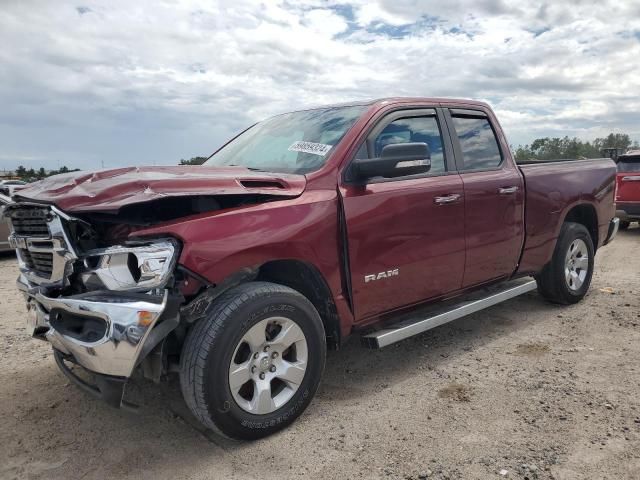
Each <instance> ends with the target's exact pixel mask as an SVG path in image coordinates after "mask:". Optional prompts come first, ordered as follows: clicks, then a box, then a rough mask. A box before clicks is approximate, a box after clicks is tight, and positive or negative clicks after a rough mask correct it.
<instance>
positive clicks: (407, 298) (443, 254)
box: [340, 109, 464, 321]
mask: <svg viewBox="0 0 640 480" xmlns="http://www.w3.org/2000/svg"><path fill="white" fill-rule="evenodd" d="M443 122H444V119H443V117H442V113H441V111H437V110H436V109H411V110H402V111H395V112H392V113H389V114H387V115H386V116H385V117H383V118H382V119H380V120H379V121H378V123H377V124H376V125H375V126H374V127H373V128H372V129H371V131H370V132H369V134H368V136H367V138H366V140H365V141H364V142H363V143H362V145H361V146H360V148H359V150H358V153H357V155H356V157H357V158H375V157H379V156H380V154H381V152H382V149H383V147H384V146H385V145H388V144H390V143H413V142H424V143H426V144H427V145H428V146H429V150H430V152H431V169H430V171H429V172H428V173H422V174H417V175H407V176H403V177H394V178H382V177H377V178H372V179H369V180H368V181H367V182H366V183H360V182H357V181H355V180H353V179H350V178H349V168H347V170H346V176H345V179H344V182H343V184H342V185H341V186H340V193H341V195H342V204H343V209H344V220H345V224H346V230H347V236H348V237H347V238H348V242H347V244H348V256H349V260H350V268H351V287H352V292H353V300H354V308H355V313H356V317H357V319H358V321H362V320H363V319H366V318H367V317H371V316H373V315H376V314H380V313H383V312H386V311H389V310H393V309H396V308H399V307H404V306H407V305H411V304H414V303H417V302H421V301H423V300H425V299H428V298H433V297H437V296H440V295H444V294H447V293H450V292H452V291H455V290H458V289H459V288H460V285H461V283H462V274H463V270H464V196H463V191H462V181H461V180H460V176H459V175H458V173H457V172H456V169H455V164H454V163H453V151H452V149H451V142H450V141H449V139H448V138H446V137H443V135H442V131H445V132H446V130H444V129H443V128H441V125H443Z"/></svg>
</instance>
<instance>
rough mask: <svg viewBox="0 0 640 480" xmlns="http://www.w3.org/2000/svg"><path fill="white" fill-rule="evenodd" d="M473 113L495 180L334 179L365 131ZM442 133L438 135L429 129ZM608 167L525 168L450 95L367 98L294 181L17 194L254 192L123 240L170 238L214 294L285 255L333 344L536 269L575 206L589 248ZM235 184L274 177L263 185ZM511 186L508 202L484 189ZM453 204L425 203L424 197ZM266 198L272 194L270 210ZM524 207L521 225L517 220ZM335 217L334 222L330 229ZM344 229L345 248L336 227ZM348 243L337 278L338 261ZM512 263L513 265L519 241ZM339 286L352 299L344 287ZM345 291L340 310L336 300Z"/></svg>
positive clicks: (88, 186)
mask: <svg viewBox="0 0 640 480" xmlns="http://www.w3.org/2000/svg"><path fill="white" fill-rule="evenodd" d="M456 106H459V107H462V108H468V107H472V108H475V109H480V110H483V111H485V112H486V113H487V115H488V117H489V118H490V119H491V122H492V123H493V127H494V129H495V131H496V133H497V136H498V139H499V143H500V145H501V150H502V152H503V156H504V164H503V165H504V166H503V168H502V169H501V170H496V171H491V172H483V173H463V174H462V175H459V174H458V173H457V172H456V171H455V170H454V171H451V170H450V174H448V175H441V176H426V177H423V178H412V179H405V180H399V181H388V182H380V183H369V184H368V185H366V186H358V185H350V184H346V183H345V182H344V181H343V179H344V173H345V169H346V168H347V166H348V164H349V162H350V161H351V159H352V158H353V155H354V154H355V152H356V150H357V149H358V148H359V146H360V144H361V142H362V141H363V139H364V138H365V137H366V135H367V134H368V132H369V131H370V129H371V128H372V127H373V126H374V125H375V124H376V123H377V121H378V120H380V119H381V118H383V117H384V115H386V114H387V113H388V112H390V111H394V110H398V109H404V108H420V107H430V108H434V107H436V108H449V107H456ZM441 128H442V129H443V132H442V134H443V137H444V138H450V137H447V133H448V132H447V130H446V127H445V126H443V125H441ZM614 177H615V166H614V165H613V163H612V162H609V161H605V160H596V161H589V162H563V163H558V164H553V163H545V164H541V165H536V166H534V165H531V166H524V167H522V168H521V169H518V168H517V167H516V166H515V165H514V163H513V159H512V158H511V155H510V152H509V147H508V143H507V140H506V138H505V137H504V134H503V132H502V130H501V128H500V126H499V124H498V123H497V120H496V119H495V116H494V115H493V112H492V111H491V109H490V108H489V107H488V106H487V105H486V104H484V103H481V102H473V101H469V100H450V99H424V98H421V99H411V98H409V99H386V100H380V101H376V102H372V103H371V104H370V106H369V108H368V109H367V110H366V112H365V113H364V114H363V115H362V116H361V117H360V119H358V120H357V121H356V123H355V124H354V126H353V127H352V128H351V129H350V130H349V131H348V132H347V133H346V135H345V136H344V137H343V139H342V140H341V141H340V143H339V144H338V145H337V146H336V147H335V148H334V149H333V150H332V152H331V153H330V154H329V157H328V158H327V161H326V164H325V165H324V166H323V167H322V168H321V169H319V170H318V171H315V172H313V173H310V174H308V175H306V176H302V175H284V174H268V173H263V172H250V171H248V170H245V169H242V168H233V167H231V168H225V169H219V168H215V169H214V168H208V167H196V166H184V167H145V168H139V169H120V170H113V171H106V172H98V173H96V174H88V175H87V174H85V173H75V174H69V175H63V176H57V177H52V178H51V179H49V180H46V181H44V182H40V183H38V184H35V185H33V186H31V187H30V188H28V189H25V190H23V191H21V192H20V196H21V197H22V198H25V199H35V200H38V201H42V202H50V203H55V204H56V205H58V207H60V208H61V209H63V210H67V211H69V212H86V211H111V212H114V211H118V209H120V208H121V207H122V206H124V205H127V204H130V203H134V202H147V201H150V200H153V199H157V198H162V197H166V196H190V195H237V194H246V193H259V194H265V195H269V196H270V199H271V201H269V202H265V203H258V204H255V203H254V204H252V205H249V206H246V205H245V206H239V207H234V208H229V209H226V210H219V211H214V212H208V213H200V214H197V215H191V216H189V217H185V218H180V219H177V220H172V221H170V222H166V223H163V224H158V225H155V226H153V227H151V228H146V229H142V230H141V229H137V230H136V231H135V232H133V233H132V235H135V236H141V235H173V236H175V237H177V238H179V239H181V240H182V251H181V256H180V259H179V261H180V263H181V264H182V265H184V266H185V267H187V268H189V269H190V270H192V271H194V272H196V273H198V274H200V275H202V276H203V277H205V278H206V279H208V280H209V281H211V282H212V283H214V284H218V283H220V282H222V281H223V280H225V279H226V278H228V277H229V276H230V275H232V274H234V273H236V272H238V271H240V270H241V269H243V268H245V267H257V266H260V265H261V264H264V263H266V262H269V261H272V260H285V259H295V260H299V261H302V262H306V263H308V264H310V265H313V266H314V267H315V268H316V269H317V271H318V272H320V274H321V275H322V276H323V277H324V279H325V281H326V283H327V285H328V287H329V290H330V292H331V295H332V296H333V300H334V302H335V304H336V308H337V311H338V313H339V315H340V319H341V331H342V334H343V335H347V334H349V333H350V332H351V331H352V329H353V327H354V326H356V325H364V324H368V323H372V322H375V321H376V319H379V318H380V316H382V315H384V314H385V313H388V312H390V311H393V310H397V309H400V308H403V307H407V306H410V305H414V304H417V303H421V302H426V301H429V300H433V299H436V298H441V297H443V296H450V295H453V294H458V293H463V292H464V289H465V288H466V287H469V286H471V285H475V284H479V283H483V282H488V281H491V280H492V279H495V278H501V277H508V276H510V275H511V274H512V273H513V272H514V271H515V270H516V268H517V272H518V273H524V274H528V273H536V272H539V271H540V270H541V269H542V268H543V266H544V265H545V264H546V263H547V262H548V261H549V259H550V257H551V253H552V251H553V248H554V245H555V241H556V238H557V236H558V232H559V230H560V227H561V224H562V222H563V220H564V218H565V216H566V214H567V213H568V211H569V210H570V209H571V208H572V207H573V206H575V205H579V204H588V205H592V206H593V208H594V209H595V210H596V212H597V215H598V224H599V242H598V243H599V244H602V242H603V241H604V239H605V236H606V233H607V228H608V225H609V221H610V220H611V218H612V217H613V215H614V206H613V185H614ZM244 179H248V180H257V181H266V182H269V181H276V182H278V183H279V184H280V186H278V187H274V188H264V187H260V188H253V187H247V186H246V185H243V184H242V183H241V182H242V180H244ZM514 185H516V186H518V187H519V189H518V192H517V193H516V194H515V195H513V196H512V197H508V198H507V199H505V198H503V197H500V196H499V194H498V192H497V189H498V188H501V187H509V186H514ZM451 193H459V194H461V199H460V201H459V202H457V203H454V204H451V205H447V206H435V204H434V203H433V197H434V196H439V195H447V194H451ZM274 196H281V197H282V199H279V198H277V199H276V200H273V198H274ZM523 203H524V218H523ZM342 221H344V225H342V224H341V222H342ZM345 229H346V238H343V236H342V235H343V231H344V230H345ZM345 241H346V242H347V245H346V247H347V251H348V254H349V267H350V270H351V272H350V277H349V278H345V275H348V274H349V272H348V268H347V267H345V266H344V262H343V247H344V246H345V245H344V242H345ZM523 243H524V250H523V251H522V258H521V261H520V265H519V267H518V258H519V257H520V253H521V248H522V244H523ZM396 268H397V269H398V270H399V275H397V276H392V277H389V278H387V279H385V278H381V279H379V280H376V281H375V282H369V283H366V284H365V281H364V276H365V275H369V274H378V273H380V272H386V271H388V270H393V269H396ZM349 281H350V283H351V291H349V289H348V288H345V286H346V285H348V283H349ZM351 294H352V297H351V304H352V305H353V309H352V308H351V306H350V302H349V301H347V299H348V298H349V295H351Z"/></svg>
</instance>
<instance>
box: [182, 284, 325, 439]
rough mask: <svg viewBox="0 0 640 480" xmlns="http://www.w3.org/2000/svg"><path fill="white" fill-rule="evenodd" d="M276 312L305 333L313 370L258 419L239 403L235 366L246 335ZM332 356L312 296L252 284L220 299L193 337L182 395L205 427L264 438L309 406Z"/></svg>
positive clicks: (185, 354)
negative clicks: (233, 384)
mask: <svg viewBox="0 0 640 480" xmlns="http://www.w3.org/2000/svg"><path fill="white" fill-rule="evenodd" d="M274 314H277V316H279V317H286V318H287V319H288V320H293V321H294V322H295V323H296V324H297V325H298V326H299V327H300V329H301V330H302V332H303V333H304V336H305V339H306V342H307V355H308V356H307V367H306V371H305V373H304V377H303V380H302V382H301V383H300V385H299V387H298V389H297V390H296V392H295V393H294V394H293V396H292V397H291V398H290V399H289V400H288V401H287V402H286V403H285V404H284V405H282V406H281V407H280V408H278V409H277V410H275V411H274V412H272V413H269V414H264V415H256V414H252V413H249V412H247V411H245V410H244V409H242V408H241V407H240V406H239V405H238V404H237V402H236V401H235V400H234V398H233V395H232V393H231V388H230V385H229V366H230V362H231V361H232V357H233V356H234V352H235V350H236V347H237V345H238V344H239V343H240V342H241V339H242V338H243V335H244V334H245V333H246V332H247V331H248V330H249V329H250V328H251V327H252V326H254V325H255V324H257V323H258V322H260V321H261V320H264V319H266V318H271V317H274ZM326 352H327V346H326V339H325V333H324V328H323V325H322V320H321V319H320V316H319V315H318V312H317V311H316V309H315V308H314V307H313V305H312V304H311V302H309V300H307V298H306V297H304V296H303V295H302V294H300V293H299V292H297V291H295V290H293V289H291V288H289V287H285V286H283V285H278V284H275V283H267V282H250V283H246V284H243V285H240V286H238V287H235V288H233V289H230V290H229V291H227V292H225V293H224V294H222V295H221V296H220V297H219V298H217V299H216V300H215V302H214V303H213V304H212V305H211V307H210V308H209V311H208V313H207V316H206V317H205V318H203V319H202V320H199V321H198V323H196V324H195V325H194V327H193V328H191V330H190V331H189V333H188V334H187V338H186V340H185V343H184V346H183V348H182V356H181V360H180V385H181V388H182V394H183V396H184V399H185V402H186V403H187V405H188V406H189V408H190V409H191V411H192V412H193V414H194V415H195V416H196V418H197V419H198V420H199V421H200V422H201V423H202V424H203V425H204V426H205V427H207V428H210V429H212V430H215V431H217V432H218V433H222V434H224V435H226V436H228V437H231V438H236V439H241V440H254V439H258V438H262V437H265V436H268V435H271V434H272V433H275V432H276V431H278V430H281V429H283V428H285V427H286V426H287V425H289V424H290V423H292V422H293V421H294V420H295V419H296V418H297V417H298V416H300V414H301V413H302V412H303V411H304V410H305V409H306V408H307V406H308V405H309V403H310V402H311V399H312V398H313V396H314V395H315V393H316V390H317V388H318V385H319V384H320V379H321V377H322V372H323V370H324V364H325V359H326Z"/></svg>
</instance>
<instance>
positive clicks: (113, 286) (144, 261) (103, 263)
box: [80, 240, 177, 291]
mask: <svg viewBox="0 0 640 480" xmlns="http://www.w3.org/2000/svg"><path fill="white" fill-rule="evenodd" d="M176 252H177V245H176V243H175V242H174V241H172V240H158V241H156V242H153V243H147V244H141V245H131V246H129V245H116V246H112V247H108V248H101V249H96V250H90V251H88V252H87V253H86V254H85V255H83V258H82V259H83V262H84V268H83V270H82V272H81V273H80V279H81V281H82V283H83V284H84V286H85V287H86V288H87V289H89V290H96V289H107V290H115V291H124V290H138V291H147V290H152V289H154V288H158V287H163V286H164V285H165V284H166V283H167V281H168V280H169V277H170V276H171V273H172V271H173V267H174V265H175V257H176Z"/></svg>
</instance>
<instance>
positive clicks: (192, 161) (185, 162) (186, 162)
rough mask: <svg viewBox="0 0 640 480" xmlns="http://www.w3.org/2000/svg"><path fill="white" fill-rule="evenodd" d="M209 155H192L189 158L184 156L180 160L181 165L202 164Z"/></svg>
mask: <svg viewBox="0 0 640 480" xmlns="http://www.w3.org/2000/svg"><path fill="white" fill-rule="evenodd" d="M207 158H208V157H192V158H190V159H189V160H185V159H184V158H183V159H181V160H180V165H202V164H203V163H204V162H206V161H207Z"/></svg>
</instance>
